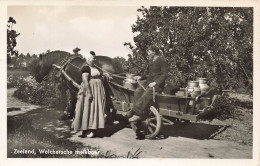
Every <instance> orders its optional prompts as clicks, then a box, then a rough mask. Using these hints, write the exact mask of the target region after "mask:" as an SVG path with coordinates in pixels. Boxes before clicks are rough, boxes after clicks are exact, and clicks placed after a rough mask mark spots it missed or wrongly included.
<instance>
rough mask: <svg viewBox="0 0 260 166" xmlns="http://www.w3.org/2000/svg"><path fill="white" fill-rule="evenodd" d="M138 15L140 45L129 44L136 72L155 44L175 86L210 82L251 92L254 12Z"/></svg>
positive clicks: (146, 11) (151, 11) (165, 10)
mask: <svg viewBox="0 0 260 166" xmlns="http://www.w3.org/2000/svg"><path fill="white" fill-rule="evenodd" d="M138 12H139V13H140V15H139V16H138V17H137V21H136V23H135V24H134V25H132V32H133V33H135V34H136V35H135V37H134V43H135V46H133V44H132V43H125V44H124V45H125V46H128V47H129V48H130V49H131V50H132V55H131V58H129V60H128V61H129V64H130V65H132V66H136V67H135V68H132V69H131V70H132V71H131V72H134V73H139V72H140V70H141V69H143V68H144V66H145V65H146V62H147V53H146V50H147V48H148V46H149V45H155V46H157V47H159V48H160V50H161V52H162V55H163V56H164V57H165V59H166V61H167V63H168V66H169V73H168V74H169V78H168V80H167V82H168V83H170V84H175V85H180V86H186V84H187V81H188V80H195V79H196V78H197V77H208V78H209V79H210V80H211V81H212V82H215V83H217V84H218V85H219V86H221V87H222V88H237V87H241V86H247V87H248V88H251V87H252V79H253V68H252V67H253V46H252V43H253V10H252V8H220V7H211V8H208V7H160V6H152V7H149V8H145V7H142V8H140V9H138ZM244 62H247V63H244Z"/></svg>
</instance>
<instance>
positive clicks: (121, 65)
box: [113, 57, 128, 73]
mask: <svg viewBox="0 0 260 166" xmlns="http://www.w3.org/2000/svg"><path fill="white" fill-rule="evenodd" d="M113 61H114V67H115V71H116V72H117V73H124V72H125V71H127V70H128V66H127V64H126V63H127V62H126V60H125V58H123V57H115V58H114V59H113Z"/></svg>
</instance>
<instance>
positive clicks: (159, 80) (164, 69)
mask: <svg viewBox="0 0 260 166" xmlns="http://www.w3.org/2000/svg"><path fill="white" fill-rule="evenodd" d="M160 58H161V57H160ZM160 65H161V72H162V74H161V75H160V76H159V77H158V78H157V79H156V80H155V82H156V84H157V85H160V84H162V83H163V82H164V81H165V80H166V78H167V76H168V66H167V63H166V61H165V60H164V59H163V58H161V60H160Z"/></svg>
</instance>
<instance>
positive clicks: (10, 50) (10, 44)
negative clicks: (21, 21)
mask: <svg viewBox="0 0 260 166" xmlns="http://www.w3.org/2000/svg"><path fill="white" fill-rule="evenodd" d="M14 24H16V21H15V20H14V19H13V17H9V20H8V23H7V63H10V62H11V56H12V55H15V56H18V51H17V50H15V49H14V48H15V47H16V45H17V43H16V38H17V36H19V35H20V33H17V32H16V31H15V30H13V25H14Z"/></svg>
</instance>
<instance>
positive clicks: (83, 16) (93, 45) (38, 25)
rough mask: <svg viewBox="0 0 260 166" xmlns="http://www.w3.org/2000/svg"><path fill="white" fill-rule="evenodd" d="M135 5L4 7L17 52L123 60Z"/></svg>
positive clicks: (129, 38)
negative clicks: (76, 50)
mask: <svg viewBox="0 0 260 166" xmlns="http://www.w3.org/2000/svg"><path fill="white" fill-rule="evenodd" d="M138 8H139V7H137V6H8V8H7V15H8V17H13V18H14V19H15V20H16V24H15V25H14V26H13V29H15V30H16V31H17V32H18V33H20V35H19V36H18V37H17V46H16V47H15V48H16V49H17V50H18V51H19V53H23V54H27V53H30V54H40V53H43V52H46V51H47V50H50V51H54V50H62V51H67V52H70V53H73V51H72V50H73V49H74V48H76V47H79V48H80V49H81V51H80V52H79V53H81V54H83V55H85V54H88V53H89V51H95V52H96V54H97V55H105V56H109V57H112V58H114V57H117V56H119V57H124V58H126V59H127V57H128V56H127V55H128V54H130V53H131V50H130V49H129V48H127V47H126V46H124V45H123V44H124V42H131V43H133V36H134V34H133V33H132V29H131V25H133V24H134V23H135V21H136V20H137V14H138V13H137V9H138Z"/></svg>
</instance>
